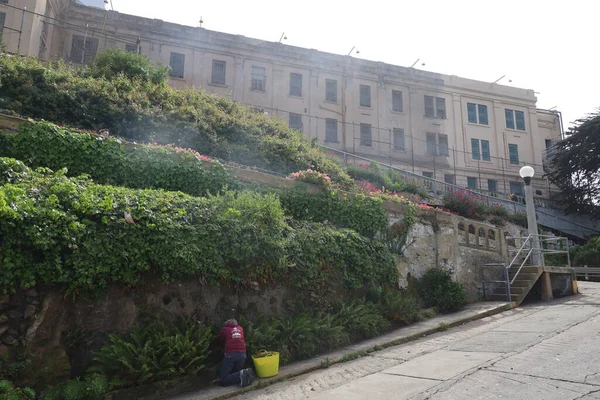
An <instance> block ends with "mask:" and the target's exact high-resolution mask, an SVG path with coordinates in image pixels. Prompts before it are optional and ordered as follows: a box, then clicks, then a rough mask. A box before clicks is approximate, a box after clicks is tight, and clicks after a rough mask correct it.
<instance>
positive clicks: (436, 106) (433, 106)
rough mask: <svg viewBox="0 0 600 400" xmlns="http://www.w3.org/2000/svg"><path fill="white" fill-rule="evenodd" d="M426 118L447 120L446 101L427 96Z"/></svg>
mask: <svg viewBox="0 0 600 400" xmlns="http://www.w3.org/2000/svg"><path fill="white" fill-rule="evenodd" d="M425 116H426V117H430V118H440V119H445V118H446V99H444V98H442V97H433V96H425Z"/></svg>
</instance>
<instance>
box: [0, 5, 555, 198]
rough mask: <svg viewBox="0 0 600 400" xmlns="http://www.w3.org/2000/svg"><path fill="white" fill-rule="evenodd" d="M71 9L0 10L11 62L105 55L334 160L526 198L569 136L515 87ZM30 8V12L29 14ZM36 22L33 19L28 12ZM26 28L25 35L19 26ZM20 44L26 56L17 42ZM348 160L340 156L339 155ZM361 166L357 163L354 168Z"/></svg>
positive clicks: (542, 189) (544, 187) (544, 189)
mask: <svg viewBox="0 0 600 400" xmlns="http://www.w3.org/2000/svg"><path fill="white" fill-rule="evenodd" d="M81 1H88V2H89V1H91V2H94V0H78V1H77V2H75V1H73V2H71V1H69V0H0V22H2V19H4V31H3V36H2V39H3V43H4V44H5V45H6V48H7V50H8V51H9V52H13V53H19V54H24V55H33V56H39V57H40V58H42V59H48V58H59V57H60V58H64V59H66V60H68V61H70V62H72V63H76V64H81V63H86V62H89V61H91V60H93V59H94V57H95V56H96V55H97V54H98V53H99V52H101V51H102V50H103V49H107V48H115V47H118V48H122V49H124V50H127V51H132V52H140V53H143V54H145V55H147V56H148V57H149V58H150V59H151V60H152V61H154V62H156V63H161V64H163V65H169V66H171V72H170V75H171V84H172V85H173V86H175V87H184V86H192V87H197V88H202V89H203V90H206V91H208V92H211V93H216V94H220V95H223V96H228V97H230V98H232V99H233V100H235V101H238V102H241V103H245V104H248V105H251V106H254V107H257V108H259V109H262V110H264V112H267V113H269V114H271V115H274V116H276V117H279V118H283V119H285V120H286V121H287V122H288V123H289V125H290V126H291V127H293V128H295V129H298V130H300V131H302V132H303V133H304V134H305V135H306V136H307V137H308V138H311V139H316V140H317V141H318V142H319V143H321V144H323V145H325V146H327V147H329V148H331V149H335V150H337V151H340V152H341V151H344V152H348V153H353V154H356V155H360V156H362V157H364V158H368V159H375V160H378V161H381V162H385V163H389V164H392V165H394V166H397V167H399V168H402V169H404V170H407V171H411V172H415V173H417V174H419V175H422V176H426V177H433V178H435V179H437V180H439V181H443V182H446V183H449V184H457V185H461V186H465V187H470V188H474V189H478V190H482V191H489V192H490V193H491V194H498V193H500V194H508V193H517V194H518V193H521V191H522V186H521V183H520V181H521V180H520V178H519V177H518V170H519V168H520V167H521V166H522V165H524V164H529V165H532V166H534V168H535V169H536V170H538V172H539V173H538V175H537V177H538V179H537V180H535V181H534V186H535V189H536V194H537V195H538V196H540V197H547V196H548V195H549V191H550V190H551V188H550V185H548V183H547V181H545V180H544V179H542V178H541V176H542V165H543V163H544V154H545V150H546V149H547V148H548V147H549V146H550V145H551V144H552V143H553V142H554V141H556V140H558V139H560V138H561V135H562V121H561V118H560V113H558V112H556V111H548V110H539V109H537V108H536V97H535V94H534V92H533V90H526V89H519V88H514V87H507V86H503V85H499V84H496V83H488V82H481V81H475V80H471V79H465V78H460V77H457V76H448V75H442V74H436V73H431V72H425V71H421V70H418V69H414V68H405V67H400V66H394V65H389V64H385V63H382V62H374V61H367V60H361V59H357V58H354V57H351V56H343V55H336V54H331V53H325V52H321V51H317V50H312V49H304V48H299V47H294V46H288V45H285V44H282V43H277V42H267V41H263V40H257V39H252V38H247V37H244V36H240V35H231V34H226V33H221V32H215V31H210V30H207V29H203V28H199V27H190V26H183V25H178V24H173V23H168V22H164V21H162V20H159V19H148V18H141V17H137V16H133V15H126V14H121V13H118V12H116V11H110V10H105V9H104V8H102V7H101V6H102V4H101V3H102V1H98V0H96V1H95V3H97V4H96V5H98V6H100V7H97V8H96V7H89V6H84V5H82V4H80V2H81ZM24 7H27V10H26V11H24V10H23V8H24ZM31 11H33V12H31ZM22 21H24V22H23V25H22V28H21V22H22ZM19 41H20V43H21V44H20V45H18V42H19ZM339 154H341V153H339ZM350 158H352V157H350Z"/></svg>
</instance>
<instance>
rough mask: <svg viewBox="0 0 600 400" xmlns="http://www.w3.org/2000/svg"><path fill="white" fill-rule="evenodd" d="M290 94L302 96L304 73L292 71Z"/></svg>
mask: <svg viewBox="0 0 600 400" xmlns="http://www.w3.org/2000/svg"><path fill="white" fill-rule="evenodd" d="M290 96H296V97H302V74H297V73H295V72H292V73H290Z"/></svg>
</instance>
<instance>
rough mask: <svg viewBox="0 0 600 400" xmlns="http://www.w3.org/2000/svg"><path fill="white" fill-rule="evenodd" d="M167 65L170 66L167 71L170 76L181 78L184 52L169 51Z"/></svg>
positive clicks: (183, 66) (183, 68) (183, 67)
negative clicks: (169, 55) (169, 70)
mask: <svg viewBox="0 0 600 400" xmlns="http://www.w3.org/2000/svg"><path fill="white" fill-rule="evenodd" d="M169 66H170V67H171V72H169V76H170V77H171V78H181V79H183V73H184V70H185V54H180V53H171V58H170V60H169Z"/></svg>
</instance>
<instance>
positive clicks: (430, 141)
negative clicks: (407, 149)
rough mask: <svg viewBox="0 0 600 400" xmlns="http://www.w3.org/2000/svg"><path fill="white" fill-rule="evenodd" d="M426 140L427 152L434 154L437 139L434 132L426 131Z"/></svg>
mask: <svg viewBox="0 0 600 400" xmlns="http://www.w3.org/2000/svg"><path fill="white" fill-rule="evenodd" d="M426 141H427V154H431V155H436V154H437V139H436V135H435V133H429V132H427V136H426Z"/></svg>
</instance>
